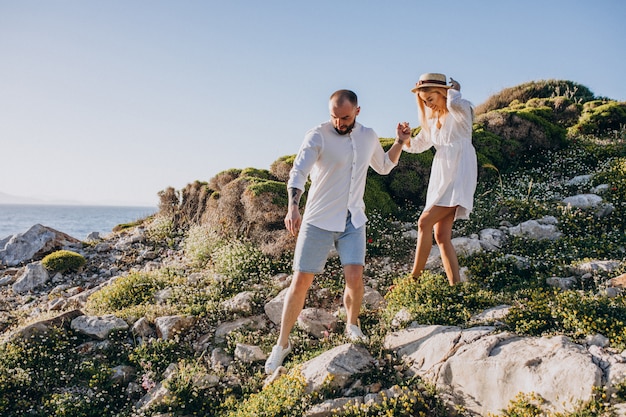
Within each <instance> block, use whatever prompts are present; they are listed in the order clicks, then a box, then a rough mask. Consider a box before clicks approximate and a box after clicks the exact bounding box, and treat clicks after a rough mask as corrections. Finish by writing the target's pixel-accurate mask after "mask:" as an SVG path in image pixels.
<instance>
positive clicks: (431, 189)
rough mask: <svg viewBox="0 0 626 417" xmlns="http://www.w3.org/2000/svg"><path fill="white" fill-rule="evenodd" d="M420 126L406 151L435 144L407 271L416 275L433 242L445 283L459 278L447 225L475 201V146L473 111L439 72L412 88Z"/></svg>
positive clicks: (468, 210)
mask: <svg viewBox="0 0 626 417" xmlns="http://www.w3.org/2000/svg"><path fill="white" fill-rule="evenodd" d="M411 91H412V92H413V93H415V97H416V99H417V107H418V110H419V118H420V123H421V127H422V128H421V130H420V132H419V133H418V134H417V136H416V137H414V138H411V139H410V141H409V142H408V143H407V144H405V150H406V151H408V152H411V153H420V152H424V151H425V150H427V149H430V148H431V147H433V146H434V147H435V150H436V152H435V157H434V159H433V165H432V168H431V172H430V182H429V183H428V192H427V194H426V206H425V207H424V211H423V212H422V215H421V216H420V218H419V220H418V223H417V226H418V234H417V248H416V251H415V262H414V264H413V271H412V272H411V274H412V275H413V278H414V279H417V278H418V277H419V276H420V275H421V273H422V271H423V270H424V267H425V266H426V261H427V260H428V256H429V254H430V250H431V248H432V244H433V241H432V239H433V233H434V236H435V241H436V242H437V245H438V246H439V250H440V252H441V260H442V262H443V267H444V269H445V271H446V276H447V277H448V282H449V283H450V285H454V284H456V283H458V282H459V281H460V280H461V277H460V275H459V262H458V259H457V256H456V252H455V250H454V246H452V224H453V223H454V220H456V219H467V218H468V217H469V214H470V213H471V211H472V208H473V206H474V191H475V190H476V181H477V175H478V172H477V161H476V151H475V150H474V146H472V123H473V116H474V111H473V108H472V105H471V103H470V102H469V101H467V100H464V99H462V98H461V85H460V84H459V83H458V82H457V81H455V80H453V79H452V78H450V85H447V84H446V76H445V75H444V74H437V73H427V74H422V75H421V76H420V78H419V81H418V82H417V83H416V84H415V88H413V89H412V90H411Z"/></svg>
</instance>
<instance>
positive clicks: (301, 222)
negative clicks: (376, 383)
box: [265, 90, 411, 374]
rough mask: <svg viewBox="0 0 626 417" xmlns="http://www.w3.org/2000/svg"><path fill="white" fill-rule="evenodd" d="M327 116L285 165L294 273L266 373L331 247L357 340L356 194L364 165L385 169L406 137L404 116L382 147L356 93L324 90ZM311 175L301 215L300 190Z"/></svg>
mask: <svg viewBox="0 0 626 417" xmlns="http://www.w3.org/2000/svg"><path fill="white" fill-rule="evenodd" d="M329 110H330V121H328V122H325V123H322V124H321V125H319V126H317V127H315V128H313V129H311V130H309V131H308V132H307V133H306V135H305V138H304V142H303V143H302V146H301V147H300V150H299V152H298V155H297V156H296V159H295V161H294V163H293V168H292V169H291V171H290V173H289V181H288V183H287V192H288V195H289V203H288V209H287V215H286V216H285V227H286V228H287V230H288V231H289V232H290V233H291V234H292V235H294V236H297V237H298V238H297V241H296V248H295V253H294V261H293V270H294V276H293V280H292V282H291V286H290V287H289V290H288V291H287V294H286V297H285V303H284V305H283V312H282V321H281V324H280V336H279V337H278V341H277V343H276V345H275V346H274V347H273V349H272V353H271V354H270V356H269V358H268V359H267V362H266V363H265V372H266V373H267V374H271V373H273V372H274V371H275V370H276V369H277V368H278V367H279V366H281V365H282V363H283V360H284V359H285V357H286V356H287V355H288V354H289V352H290V351H291V344H290V342H289V333H290V332H291V330H292V328H293V326H294V324H295V323H296V320H297V319H298V315H299V314H300V312H301V311H302V308H303V307H304V302H305V299H306V295H307V292H308V290H309V287H310V286H311V284H312V283H313V277H314V275H315V274H318V273H321V272H322V271H323V269H324V266H325V264H326V260H327V258H328V255H329V253H330V251H331V249H332V248H333V246H334V247H335V248H336V250H337V252H338V254H339V257H340V259H341V264H342V266H343V270H344V275H345V280H346V286H345V291H344V297H343V301H344V305H345V308H346V315H347V318H346V336H347V337H348V338H349V339H350V340H352V341H359V340H362V341H363V340H365V336H364V335H363V333H362V332H361V329H360V327H359V325H358V316H359V312H360V309H361V302H362V299H363V292H364V288H363V267H364V264H365V240H366V238H365V223H366V221H367V218H366V217H365V205H364V203H363V194H364V192H365V180H366V176H367V170H368V167H370V166H371V167H372V168H373V169H374V170H375V171H376V172H378V173H380V174H388V173H389V172H390V171H391V170H392V169H393V168H394V167H395V166H396V164H397V163H398V159H399V158H400V154H401V153H402V145H403V143H404V142H405V141H407V140H408V139H409V137H410V132H411V130H410V127H409V125H408V123H398V126H397V128H396V134H397V136H398V139H396V141H395V143H394V144H393V146H392V147H391V148H390V149H389V151H388V152H387V153H385V151H384V150H383V148H382V146H381V144H380V141H379V140H378V136H377V135H376V133H375V132H374V130H373V129H370V128H367V127H364V126H362V125H361V124H359V123H357V122H356V117H357V115H358V114H359V112H360V110H361V109H360V107H359V105H358V101H357V96H356V94H355V93H353V92H352V91H349V90H339V91H336V92H335V93H333V94H332V95H331V96H330V101H329ZM309 174H310V178H311V187H310V189H309V193H308V197H307V202H306V208H305V210H304V216H303V217H301V216H300V210H299V203H300V197H301V196H302V193H303V192H304V188H305V187H304V186H305V183H306V180H307V178H308V177H309Z"/></svg>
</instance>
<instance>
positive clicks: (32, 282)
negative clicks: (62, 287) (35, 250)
mask: <svg viewBox="0 0 626 417" xmlns="http://www.w3.org/2000/svg"><path fill="white" fill-rule="evenodd" d="M49 279H50V276H49V275H48V271H46V268H44V267H43V265H42V264H41V262H34V263H30V264H28V265H26V266H25V267H24V269H23V270H22V273H21V274H19V275H18V276H17V279H16V280H15V282H14V283H13V285H12V288H13V291H15V292H16V293H18V294H23V293H26V292H29V291H32V290H34V289H35V288H37V287H39V286H41V285H43V284H45V283H46V282H48V280H49Z"/></svg>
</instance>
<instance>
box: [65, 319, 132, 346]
mask: <svg viewBox="0 0 626 417" xmlns="http://www.w3.org/2000/svg"><path fill="white" fill-rule="evenodd" d="M71 327H72V329H73V330H76V331H77V332H79V333H82V334H84V335H87V336H89V337H93V338H96V339H100V340H104V339H106V338H107V337H108V336H109V334H110V333H111V332H112V331H115V330H128V323H126V322H125V321H124V320H122V319H121V318H119V317H115V316H114V315H113V314H107V315H105V316H79V317H76V318H75V319H74V320H72V323H71Z"/></svg>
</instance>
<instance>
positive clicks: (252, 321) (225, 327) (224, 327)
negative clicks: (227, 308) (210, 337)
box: [214, 316, 267, 344]
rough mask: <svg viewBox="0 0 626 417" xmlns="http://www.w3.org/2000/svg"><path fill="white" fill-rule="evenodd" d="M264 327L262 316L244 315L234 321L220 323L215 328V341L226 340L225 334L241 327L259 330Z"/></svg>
mask: <svg viewBox="0 0 626 417" xmlns="http://www.w3.org/2000/svg"><path fill="white" fill-rule="evenodd" d="M265 327H267V320H266V319H265V318H264V317H262V316H252V317H244V318H241V319H237V320H234V321H229V322H226V323H222V324H220V325H219V326H218V327H217V329H216V330H215V336H214V339H215V343H217V344H219V343H223V342H224V341H225V340H226V335H228V334H229V333H231V332H234V331H235V330H238V329H241V328H248V329H252V330H260V329H264V328H265Z"/></svg>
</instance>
